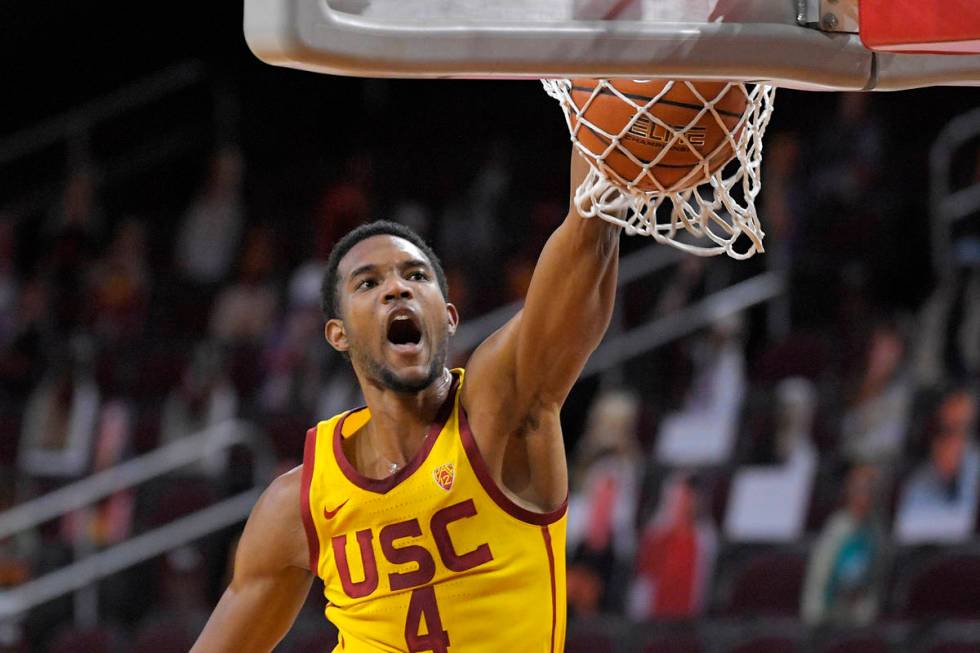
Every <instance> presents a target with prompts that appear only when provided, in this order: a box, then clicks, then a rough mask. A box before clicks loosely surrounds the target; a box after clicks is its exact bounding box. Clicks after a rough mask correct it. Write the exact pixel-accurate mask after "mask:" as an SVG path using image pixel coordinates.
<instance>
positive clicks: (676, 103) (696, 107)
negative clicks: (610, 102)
mask: <svg viewBox="0 0 980 653" xmlns="http://www.w3.org/2000/svg"><path fill="white" fill-rule="evenodd" d="M575 91H581V92H583V93H589V94H591V93H593V92H594V91H595V87H593V88H588V87H584V86H573V87H572V92H573V93H574V92H575ZM617 93H618V94H619V95H622V96H623V97H627V98H629V99H631V100H646V102H644V105H646V104H647V103H648V102H649V101H651V100H654V99H656V98H653V97H649V96H646V95H637V94H636V93H626V92H625V91H620V90H619V89H616V93H613V92H612V91H610V90H609V89H607V88H600V89H599V95H610V96H612V97H617V98H618V97H619V95H617ZM656 103H657V104H666V105H667V106H671V107H680V108H682V109H690V110H692V111H701V110H702V109H707V108H708V107H709V105H707V104H701V105H698V104H689V103H687V102H679V101H677V100H665V99H662V98H661V99H659V100H657V101H656ZM714 110H715V111H717V112H718V114H719V115H722V116H725V117H728V118H735V119H736V120H738V119H741V117H742V114H741V113H736V112H734V111H727V110H725V109H720V108H718V107H717V106H716V107H714ZM709 111H710V109H709Z"/></svg>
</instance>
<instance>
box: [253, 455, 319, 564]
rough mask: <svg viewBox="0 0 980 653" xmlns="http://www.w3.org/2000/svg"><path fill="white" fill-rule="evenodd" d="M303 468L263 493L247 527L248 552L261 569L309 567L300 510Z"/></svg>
mask: <svg viewBox="0 0 980 653" xmlns="http://www.w3.org/2000/svg"><path fill="white" fill-rule="evenodd" d="M302 470H303V468H302V466H297V467H295V468H293V469H291V470H289V471H288V472H286V473H285V474H282V475H280V476H278V477H277V478H276V479H275V480H273V481H272V482H271V483H270V484H269V486H268V487H267V488H266V489H265V491H264V492H262V496H260V497H259V500H258V502H256V504H255V507H254V508H253V509H252V514H251V516H250V517H249V519H248V524H247V525H246V527H245V534H246V539H247V541H248V542H249V544H250V545H249V547H248V549H249V550H250V551H251V552H252V555H253V557H255V558H257V560H256V562H259V560H258V559H261V561H262V563H263V564H262V565H261V566H264V567H266V566H275V567H280V566H297V567H306V565H307V561H308V555H307V550H306V536H305V534H304V531H303V521H302V519H303V518H302V514H301V510H300V490H301V487H302Z"/></svg>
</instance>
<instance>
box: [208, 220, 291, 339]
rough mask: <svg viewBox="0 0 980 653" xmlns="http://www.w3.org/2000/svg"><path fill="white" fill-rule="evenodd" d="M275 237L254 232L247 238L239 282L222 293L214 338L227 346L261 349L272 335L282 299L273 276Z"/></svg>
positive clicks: (214, 319) (266, 230) (266, 232)
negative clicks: (273, 281)
mask: <svg viewBox="0 0 980 653" xmlns="http://www.w3.org/2000/svg"><path fill="white" fill-rule="evenodd" d="M273 237H274V236H273V233H272V230H271V229H269V228H268V227H256V228H253V229H252V230H251V231H250V232H249V234H248V237H247V238H246V241H245V249H244V252H243V253H242V258H241V264H240V271H239V278H238V281H237V282H236V283H234V284H233V285H231V286H228V287H227V288H225V289H224V290H222V291H221V293H219V295H218V297H217V299H216V300H215V305H214V309H213V310H212V312H211V334H212V335H213V336H214V337H215V338H217V339H218V340H219V341H220V342H222V343H225V344H228V345H251V346H255V345H259V344H260V343H261V342H262V340H263V339H264V338H265V337H266V336H267V335H268V334H269V332H270V330H271V328H272V326H273V324H274V320H275V318H276V311H277V308H278V303H279V298H278V294H277V292H276V288H275V286H274V285H273V283H272V279H271V275H272V272H273V267H274V260H275V255H274V252H275V245H274V243H273Z"/></svg>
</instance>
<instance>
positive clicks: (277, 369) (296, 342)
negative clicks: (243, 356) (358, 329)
mask: <svg viewBox="0 0 980 653" xmlns="http://www.w3.org/2000/svg"><path fill="white" fill-rule="evenodd" d="M321 276H322V275H321ZM319 287H320V279H316V280H315V281H314V280H313V278H312V275H310V276H308V277H307V276H302V277H301V276H296V275H294V277H293V280H292V282H291V283H290V287H289V308H288V310H287V312H286V314H285V315H283V316H282V317H281V319H280V321H279V324H278V325H277V326H276V328H275V329H274V330H273V333H272V336H271V337H270V338H269V339H268V340H267V341H266V345H265V350H264V351H263V353H262V366H263V381H262V387H261V391H260V396H259V401H260V403H261V406H262V408H263V410H265V411H266V412H268V413H271V414H292V415H297V416H309V418H312V417H313V415H314V414H315V409H316V404H317V401H318V400H319V393H320V388H321V386H322V385H323V383H322V378H321V377H322V368H323V363H324V358H325V357H326V356H327V355H328V353H327V348H326V347H322V346H321V345H322V341H323V318H322V314H321V312H320V305H319V302H320V291H319Z"/></svg>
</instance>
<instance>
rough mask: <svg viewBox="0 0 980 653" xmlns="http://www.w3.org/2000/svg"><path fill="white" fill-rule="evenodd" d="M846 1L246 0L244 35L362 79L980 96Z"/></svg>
mask: <svg viewBox="0 0 980 653" xmlns="http://www.w3.org/2000/svg"><path fill="white" fill-rule="evenodd" d="M855 2H857V0H837V1H836V2H833V3H831V2H830V1H829V0H670V1H668V0H495V1H494V2H484V1H482V0H245V37H246V40H247V42H248V44H249V47H250V48H251V49H252V51H253V52H254V53H255V54H256V55H257V56H258V57H259V58H260V59H262V60H263V61H266V62H267V63H270V64H274V65H280V66H288V67H292V68H300V69H303V70H311V71H316V72H323V73H331V74H339V75H355V76H365V77H412V78H433V77H454V78H480V77H491V78H542V77H582V76H588V77H629V78H652V77H660V78H675V79H725V80H737V81H769V82H771V83H772V84H774V85H777V86H782V87H790V88H798V89H807V90H900V89H906V88H918V87H923V86H935V85H980V55H961V56H943V55H922V54H898V53H880V52H872V51H870V50H868V49H867V48H865V47H864V45H863V44H862V43H861V39H860V37H859V35H858V34H857V33H856V29H857V25H856V20H857V19H856V15H857V14H856V12H855V11H854V4H855ZM828 14H832V15H834V18H828V17H827V15H828Z"/></svg>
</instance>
